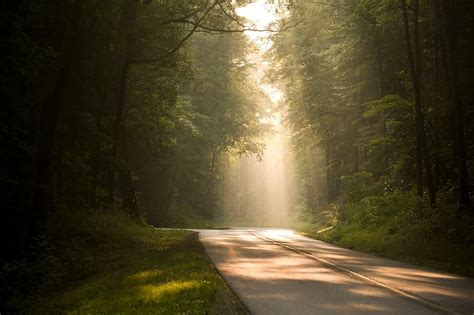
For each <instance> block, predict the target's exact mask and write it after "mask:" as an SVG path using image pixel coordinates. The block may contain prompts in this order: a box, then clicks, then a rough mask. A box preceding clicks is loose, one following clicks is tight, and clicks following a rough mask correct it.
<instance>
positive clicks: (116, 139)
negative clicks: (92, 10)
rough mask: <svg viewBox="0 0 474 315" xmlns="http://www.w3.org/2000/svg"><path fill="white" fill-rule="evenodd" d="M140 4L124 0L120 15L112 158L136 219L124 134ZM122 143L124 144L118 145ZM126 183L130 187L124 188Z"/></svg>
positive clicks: (125, 201) (124, 197) (128, 207)
mask: <svg viewBox="0 0 474 315" xmlns="http://www.w3.org/2000/svg"><path fill="white" fill-rule="evenodd" d="M138 4H139V0H124V2H123V6H122V14H121V17H120V27H119V34H120V36H121V38H120V44H119V58H118V60H119V77H118V84H117V107H116V110H115V124H114V131H113V148H112V155H113V159H114V160H115V161H116V163H115V164H116V165H115V166H116V167H118V181H119V186H120V192H121V196H122V201H123V206H124V210H125V211H126V212H128V213H129V214H130V215H131V216H132V217H136V218H138V217H140V216H139V208H138V203H137V202H136V201H137V198H136V195H135V188H134V187H133V180H132V175H131V171H130V165H129V156H128V152H127V150H128V145H127V141H128V140H127V138H126V134H125V124H124V112H125V104H126V101H127V85H128V72H129V68H130V59H131V54H132V46H133V40H134V36H135V27H136V21H137V11H138ZM120 146H122V147H121V148H119V147H120ZM120 159H122V161H120ZM113 177H114V175H113V176H112V183H113V182H114V180H113ZM125 185H127V186H128V187H125ZM109 191H110V192H112V196H113V188H109ZM112 199H113V198H112ZM137 213H138V215H137Z"/></svg>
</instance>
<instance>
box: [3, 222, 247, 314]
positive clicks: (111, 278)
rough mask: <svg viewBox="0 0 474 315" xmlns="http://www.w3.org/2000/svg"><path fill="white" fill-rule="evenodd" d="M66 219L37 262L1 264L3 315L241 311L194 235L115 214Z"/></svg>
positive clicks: (51, 233) (46, 243) (52, 232)
mask: <svg viewBox="0 0 474 315" xmlns="http://www.w3.org/2000/svg"><path fill="white" fill-rule="evenodd" d="M62 220H63V221H64V218H63V219H62ZM66 221H68V222H70V224H66V226H67V227H64V226H56V225H53V226H54V227H55V228H53V229H52V231H51V232H50V238H51V239H53V240H54V238H53V237H56V239H61V240H63V241H60V242H58V241H45V244H44V245H43V247H42V248H41V250H39V252H40V256H39V257H40V259H38V260H37V261H36V262H35V263H34V264H31V263H30V264H28V263H24V262H16V263H13V264H9V265H8V266H6V268H4V270H3V271H2V274H0V276H1V278H2V279H1V280H2V281H5V282H6V283H7V285H6V286H3V285H2V290H6V291H7V292H2V296H3V297H5V295H7V296H9V297H10V298H9V299H8V302H7V303H5V300H4V301H3V302H2V304H4V303H5V304H4V305H2V309H3V311H2V313H3V312H4V311H5V312H6V313H8V312H9V311H11V312H12V313H28V314H32V313H33V314H46V313H74V314H89V313H94V314H103V313H107V314H130V313H133V314H224V313H225V314H243V313H245V310H244V309H243V307H242V306H241V304H240V303H239V302H238V300H237V298H236V297H235V296H234V295H233V294H232V292H231V291H230V289H229V288H228V287H227V285H226V284H225V282H224V281H223V279H222V278H221V277H220V276H219V275H218V274H217V272H216V270H215V268H214V266H213V265H212V263H211V262H210V260H209V258H208V256H207V255H206V253H205V251H204V248H203V247H202V245H201V244H200V243H199V240H198V238H197V233H195V232H190V231H183V230H158V229H155V228H152V227H149V226H140V225H138V224H134V223H132V222H130V221H128V220H126V219H124V218H117V217H116V216H112V215H107V216H105V217H98V218H92V219H82V217H80V218H69V220H66ZM58 222H61V221H58ZM73 222H74V223H73ZM64 240H67V241H64Z"/></svg>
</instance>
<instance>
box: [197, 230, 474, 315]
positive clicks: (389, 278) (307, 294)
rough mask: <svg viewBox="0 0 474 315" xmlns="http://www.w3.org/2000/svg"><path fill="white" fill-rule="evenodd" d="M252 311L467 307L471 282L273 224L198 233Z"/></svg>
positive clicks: (472, 296)
mask: <svg viewBox="0 0 474 315" xmlns="http://www.w3.org/2000/svg"><path fill="white" fill-rule="evenodd" d="M199 239H200V240H201V242H202V244H203V245H204V247H205V248H206V252H207V253H208V255H209V257H210V258H211V259H212V261H213V262H214V264H215V265H216V267H217V269H218V270H219V272H220V273H221V275H222V276H223V277H224V278H225V280H226V281H227V283H228V284H229V285H230V287H231V288H232V289H233V290H234V292H235V293H236V294H237V296H238V297H239V298H240V300H241V301H242V302H243V304H245V306H246V307H247V308H248V309H249V311H250V312H251V313H252V314H370V313H372V314H381V313H384V314H402V313H403V314H440V313H454V314H456V313H460V314H473V312H474V280H473V279H469V278H465V277H461V276H458V275H454V274H448V273H442V272H438V271H433V270H430V269H426V268H420V267H415V266H411V265H408V264H404V263H400V262H395V261H392V260H388V259H383V258H379V257H374V256H371V255H367V254H363V253H359V252H355V251H352V250H347V249H343V248H340V247H337V246H334V245H330V244H327V243H324V242H321V241H316V240H312V239H309V238H306V237H302V236H299V235H297V234H294V233H293V232H292V231H289V230H276V229H228V230H199Z"/></svg>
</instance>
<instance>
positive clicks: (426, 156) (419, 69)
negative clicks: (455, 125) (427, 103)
mask: <svg viewBox="0 0 474 315" xmlns="http://www.w3.org/2000/svg"><path fill="white" fill-rule="evenodd" d="M413 7H414V8H413V25H414V31H413V33H414V42H415V73H416V76H417V80H418V84H417V86H418V94H419V96H418V98H419V101H420V103H419V106H418V107H419V110H418V111H419V115H420V124H421V128H420V129H421V134H420V136H421V145H422V150H423V162H424V167H425V172H426V187H427V188H428V195H429V200H430V205H431V206H432V207H434V206H435V205H436V191H435V188H434V183H433V170H432V165H431V155H430V151H429V148H428V139H427V137H426V131H425V122H424V115H423V105H422V84H421V82H422V80H423V63H422V56H421V48H420V31H419V14H420V1H419V0H414V1H413Z"/></svg>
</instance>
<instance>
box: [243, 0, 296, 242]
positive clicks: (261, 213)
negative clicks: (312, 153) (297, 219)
mask: <svg viewBox="0 0 474 315" xmlns="http://www.w3.org/2000/svg"><path fill="white" fill-rule="evenodd" d="M284 12H285V11H284V10H282V7H281V6H280V5H279V4H277V3H270V1H264V0H258V1H255V2H252V3H249V4H247V5H245V6H242V7H240V8H238V9H237V14H239V15H240V16H241V17H243V18H245V19H246V24H245V25H246V27H248V28H252V29H256V30H258V31H246V32H245V33H244V34H245V36H247V38H248V39H249V41H250V42H252V43H253V44H254V45H255V48H256V49H255V50H254V51H252V52H250V53H249V54H248V55H247V59H248V61H249V62H250V63H251V64H253V65H254V66H253V68H252V71H251V73H250V74H249V76H250V77H249V79H250V80H252V81H254V82H255V83H256V85H257V86H258V87H259V88H260V89H261V91H262V92H263V94H264V95H265V96H266V97H267V100H268V101H264V102H262V104H261V106H262V107H263V108H261V109H260V113H258V114H257V116H258V118H259V120H260V122H261V123H262V124H265V125H267V126H269V127H271V129H272V132H270V133H268V134H266V135H265V136H264V138H263V139H262V141H263V143H264V145H265V149H264V151H263V152H262V154H261V160H258V159H256V158H252V157H244V158H241V159H240V170H239V178H241V181H242V182H241V183H240V187H241V188H239V189H240V190H239V194H241V195H242V196H245V198H246V200H245V203H244V206H242V208H243V210H239V211H246V212H247V213H250V215H251V216H254V217H256V220H257V221H258V222H260V223H259V224H264V225H267V226H281V227H284V226H288V223H289V212H290V208H291V207H292V204H293V201H292V193H293V187H292V184H291V183H292V168H291V164H292V162H291V154H290V153H289V150H288V134H289V133H288V132H287V130H286V129H285V124H284V123H283V121H284V107H285V103H284V99H285V97H284V92H283V91H282V90H280V89H279V88H278V85H277V84H275V83H274V82H270V81H269V80H268V76H269V71H270V70H271V69H272V67H274V64H273V62H272V61H271V60H269V59H268V58H266V53H267V52H268V51H269V50H270V49H271V48H272V45H273V39H272V36H271V35H272V34H273V33H272V32H270V31H265V30H270V29H271V30H274V29H276V28H277V27H278V25H277V24H278V22H279V21H280V20H281V19H282V18H283V17H285V13H284ZM279 231H280V232H281V230H279ZM278 233H279V232H278Z"/></svg>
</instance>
